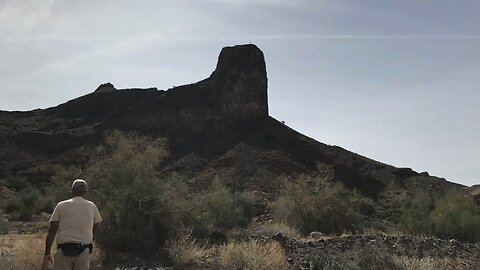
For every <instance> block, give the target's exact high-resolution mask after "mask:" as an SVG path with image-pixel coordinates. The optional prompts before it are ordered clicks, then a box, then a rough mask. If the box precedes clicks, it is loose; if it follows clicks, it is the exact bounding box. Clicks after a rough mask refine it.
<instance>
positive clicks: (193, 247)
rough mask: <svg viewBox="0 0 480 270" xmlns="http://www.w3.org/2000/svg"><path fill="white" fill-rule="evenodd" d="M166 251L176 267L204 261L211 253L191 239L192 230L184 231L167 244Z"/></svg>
mask: <svg viewBox="0 0 480 270" xmlns="http://www.w3.org/2000/svg"><path fill="white" fill-rule="evenodd" d="M167 249H168V253H169V255H170V258H171V259H172V261H173V263H174V264H175V265H177V266H187V265H194V264H198V263H200V262H203V261H206V260H207V258H208V257H209V254H210V253H212V251H211V250H209V249H208V248H207V247H206V246H204V245H200V244H198V243H197V242H196V241H195V239H194V238H193V237H192V230H191V229H186V230H183V231H182V232H181V233H179V234H178V235H176V236H175V237H174V239H172V240H170V241H168V242H167Z"/></svg>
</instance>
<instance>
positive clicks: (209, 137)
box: [0, 44, 464, 207]
mask: <svg viewBox="0 0 480 270" xmlns="http://www.w3.org/2000/svg"><path fill="white" fill-rule="evenodd" d="M186 68H187V67H186ZM273 91H274V90H273ZM114 129H119V130H124V131H136V132H138V133H141V134H149V135H152V136H155V137H165V138H168V140H169V147H170V149H169V150H170V152H171V156H170V158H169V161H168V163H167V165H166V167H164V168H161V169H160V170H161V171H162V172H164V173H168V172H173V171H175V172H179V173H181V174H183V175H185V176H187V177H189V178H190V179H191V182H192V183H194V185H202V183H203V181H206V179H211V178H212V177H215V176H219V177H222V178H228V179H229V181H231V183H234V184H235V186H236V187H237V188H239V189H247V190H259V191H262V192H265V193H267V194H268V193H275V192H276V191H277V189H278V185H279V181H280V180H279V179H280V178H281V177H287V178H288V177H295V176H297V175H299V174H310V175H311V174H315V173H316V172H317V165H318V164H323V165H326V166H329V167H331V168H332V169H333V172H334V177H333V178H334V180H335V181H339V182H342V183H343V184H344V185H345V186H346V187H348V188H356V189H358V190H359V191H361V192H362V193H363V194H365V195H366V196H368V197H370V198H372V199H374V200H375V201H376V202H378V203H379V204H380V205H382V206H384V207H396V206H398V204H399V202H400V201H405V200H408V198H411V197H412V195H413V194H414V193H415V192H416V191H418V190H428V191H432V192H438V193H444V192H445V191H446V190H447V189H450V188H453V189H458V190H460V189H463V188H464V187H463V186H461V185H458V184H454V183H451V182H448V181H446V180H445V179H443V178H438V177H433V176H429V175H428V173H426V172H424V173H418V172H415V171H413V170H411V169H409V168H396V167H393V166H390V165H387V164H384V163H381V162H378V161H374V160H371V159H369V158H366V157H363V156H361V155H358V154H356V153H352V152H350V151H348V150H345V149H343V148H341V147H338V146H330V145H326V144H324V143H321V142H318V141H315V140H313V139H311V138H308V137H306V136H304V135H302V134H300V133H299V132H296V131H295V130H293V129H291V128H289V127H288V126H286V125H284V124H282V123H281V122H279V121H277V120H276V119H274V118H272V117H270V116H269V114H268V102H267V72H266V68H265V60H264V55H263V53H262V51H261V50H260V49H259V48H258V47H257V46H255V45H252V44H248V45H238V46H233V47H225V48H223V49H222V51H221V52H220V55H219V57H218V63H217V67H216V69H215V71H214V72H213V73H212V74H211V76H210V77H208V78H207V79H205V80H202V81H199V82H197V83H193V84H188V85H182V86H179V87H174V88H171V89H168V90H166V91H164V90H157V89H156V88H149V89H118V90H117V89H116V88H115V87H114V85H112V84H110V83H107V84H103V85H101V86H99V87H98V88H97V90H96V91H94V92H92V93H90V94H87V95H85V96H82V97H79V98H77V99H74V100H70V101H68V102H66V103H64V104H61V105H58V106H56V107H52V108H48V109H43V110H33V111H28V112H6V111H1V112H0V163H1V164H2V166H0V178H3V177H7V176H13V177H24V178H26V179H27V180H28V181H29V182H31V183H33V184H34V185H37V184H40V183H45V182H48V181H49V179H50V177H51V176H52V175H54V174H55V168H56V166H58V165H61V166H68V165H72V164H82V163H84V162H86V161H87V160H88V158H89V155H90V153H91V152H90V151H89V149H93V147H95V146H97V145H99V144H101V143H102V138H103V134H104V133H105V131H109V130H114ZM392 143H394V142H392ZM413 154H415V153H412V155H413Z"/></svg>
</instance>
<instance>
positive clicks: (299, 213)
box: [271, 181, 374, 234]
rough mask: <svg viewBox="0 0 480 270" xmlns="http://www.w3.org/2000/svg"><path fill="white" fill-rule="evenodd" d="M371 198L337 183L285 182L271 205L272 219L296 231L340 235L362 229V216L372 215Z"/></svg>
mask: <svg viewBox="0 0 480 270" xmlns="http://www.w3.org/2000/svg"><path fill="white" fill-rule="evenodd" d="M373 205H374V204H373V202H372V200H371V199H369V198H366V197H364V196H362V195H361V194H360V193H359V192H357V191H354V190H353V191H352V190H348V189H346V188H344V187H343V185H341V184H338V183H337V184H333V183H326V184H324V185H320V184H317V183H315V184H314V187H313V188H312V184H310V183H309V182H308V181H297V182H296V183H291V182H289V183H287V184H286V187H285V190H284V192H283V195H281V196H279V197H278V198H277V200H275V201H274V202H273V203H271V209H272V215H273V218H274V219H275V220H277V221H280V222H285V223H287V224H289V225H291V226H293V227H295V228H296V229H298V230H299V231H300V232H302V233H304V234H307V233H309V232H311V231H321V232H323V233H341V232H344V231H358V230H361V229H362V221H363V215H370V214H372V213H373V212H374V206H373Z"/></svg>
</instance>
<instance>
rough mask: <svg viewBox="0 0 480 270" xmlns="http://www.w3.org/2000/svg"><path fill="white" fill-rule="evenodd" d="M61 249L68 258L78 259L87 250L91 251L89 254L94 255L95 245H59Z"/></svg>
mask: <svg viewBox="0 0 480 270" xmlns="http://www.w3.org/2000/svg"><path fill="white" fill-rule="evenodd" d="M57 246H58V248H59V249H61V250H62V253H63V255H65V256H68V257H76V256H78V255H80V254H82V252H83V251H84V250H85V249H87V248H88V249H89V253H90V254H92V251H93V244H87V245H83V244H78V243H64V244H58V245H57Z"/></svg>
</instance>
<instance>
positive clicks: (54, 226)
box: [44, 221, 59, 255]
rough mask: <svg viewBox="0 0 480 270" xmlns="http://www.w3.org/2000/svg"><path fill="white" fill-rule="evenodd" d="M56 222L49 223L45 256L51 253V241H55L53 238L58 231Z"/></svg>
mask: <svg viewBox="0 0 480 270" xmlns="http://www.w3.org/2000/svg"><path fill="white" fill-rule="evenodd" d="M58 223H59V222H58V221H51V222H50V227H49V228H48V234H47V240H45V253H44V254H45V255H48V254H50V253H51V249H52V245H53V240H55V236H56V235H57V230H58Z"/></svg>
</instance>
